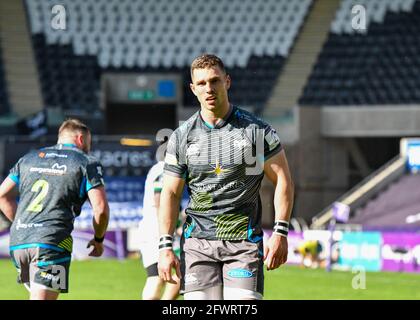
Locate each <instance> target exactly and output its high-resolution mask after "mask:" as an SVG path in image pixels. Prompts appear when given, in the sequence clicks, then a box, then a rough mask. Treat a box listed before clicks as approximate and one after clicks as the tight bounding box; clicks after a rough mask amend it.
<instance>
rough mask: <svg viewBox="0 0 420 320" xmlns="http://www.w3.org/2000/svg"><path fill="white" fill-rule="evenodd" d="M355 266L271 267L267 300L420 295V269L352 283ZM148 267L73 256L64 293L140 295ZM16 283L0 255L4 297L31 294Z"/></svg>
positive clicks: (94, 297) (66, 296)
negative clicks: (349, 269)
mask: <svg viewBox="0 0 420 320" xmlns="http://www.w3.org/2000/svg"><path fill="white" fill-rule="evenodd" d="M355 276H357V274H353V273H352V272H342V271H333V272H331V273H327V272H325V270H323V269H318V270H313V269H300V268H298V267H294V266H283V267H281V268H280V269H277V270H274V271H270V272H266V273H265V277H266V278H265V299H266V300H280V299H287V300H295V299H316V300H318V299H321V300H324V299H328V300H330V299H331V300H334V299H346V300H347V299H361V300H364V299H416V300H419V299H420V290H419V288H420V275H418V274H405V273H390V272H368V273H366V289H358V290H355V289H353V288H352V282H353V278H354V277H355ZM145 279H146V273H145V270H144V269H143V267H142V265H141V263H140V261H139V260H137V259H131V260H124V261H116V260H89V261H73V262H72V264H71V269H70V293H69V294H62V295H60V299H63V300H64V299H74V300H79V299H92V300H100V299H111V300H114V299H127V300H138V299H140V291H141V289H142V286H143V284H144V281H145ZM27 297H28V293H27V291H26V290H25V288H24V287H23V286H22V285H18V284H16V271H15V268H14V267H13V265H12V263H11V261H9V260H0V299H1V300H3V299H13V300H14V299H27Z"/></svg>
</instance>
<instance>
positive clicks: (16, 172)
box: [9, 158, 23, 185]
mask: <svg viewBox="0 0 420 320" xmlns="http://www.w3.org/2000/svg"><path fill="white" fill-rule="evenodd" d="M22 160H23V158H20V159H19V161H18V162H17V163H16V164H15V165H14V166H13V168H12V169H10V172H9V178H10V179H12V180H13V181H14V182H15V183H16V184H17V185H19V182H20V164H21V162H22Z"/></svg>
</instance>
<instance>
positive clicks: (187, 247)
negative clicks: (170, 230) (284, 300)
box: [181, 238, 264, 295]
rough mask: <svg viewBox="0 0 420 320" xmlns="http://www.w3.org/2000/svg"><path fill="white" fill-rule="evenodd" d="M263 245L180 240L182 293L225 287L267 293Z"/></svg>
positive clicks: (244, 242) (192, 239) (248, 242)
mask: <svg viewBox="0 0 420 320" xmlns="http://www.w3.org/2000/svg"><path fill="white" fill-rule="evenodd" d="M263 256H264V249H263V242H262V241H260V242H258V243H254V242H250V241H248V240H234V241H232V240H206V239H197V238H187V239H184V238H183V239H182V241H181V275H182V279H181V293H186V292H191V291H197V290H204V289H207V288H210V287H214V286H218V285H223V286H224V287H229V288H240V289H246V290H250V291H255V292H258V293H260V294H261V295H263V293H264V261H263Z"/></svg>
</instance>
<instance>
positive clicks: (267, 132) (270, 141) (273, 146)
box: [264, 124, 282, 160]
mask: <svg viewBox="0 0 420 320" xmlns="http://www.w3.org/2000/svg"><path fill="white" fill-rule="evenodd" d="M281 149H282V145H281V143H280V137H279V136H278V134H277V132H276V130H275V129H274V128H272V127H271V126H270V125H268V124H266V125H265V127H264V160H268V159H269V158H271V157H272V156H274V155H275V154H277V153H279V152H280V151H281Z"/></svg>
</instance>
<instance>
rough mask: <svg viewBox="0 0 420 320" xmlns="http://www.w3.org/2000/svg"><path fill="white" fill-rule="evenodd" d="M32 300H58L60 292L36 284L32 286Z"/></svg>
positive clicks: (32, 283) (33, 283)
mask: <svg viewBox="0 0 420 320" xmlns="http://www.w3.org/2000/svg"><path fill="white" fill-rule="evenodd" d="M30 290H31V291H30V300H57V298H58V295H59V294H60V292H59V290H55V289H51V288H47V287H46V286H43V285H40V284H38V283H35V282H31V284H30Z"/></svg>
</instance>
